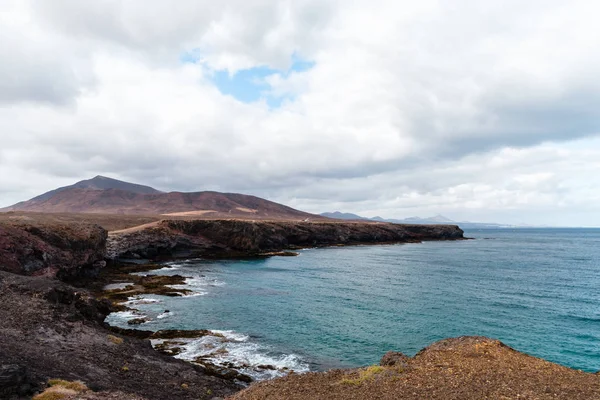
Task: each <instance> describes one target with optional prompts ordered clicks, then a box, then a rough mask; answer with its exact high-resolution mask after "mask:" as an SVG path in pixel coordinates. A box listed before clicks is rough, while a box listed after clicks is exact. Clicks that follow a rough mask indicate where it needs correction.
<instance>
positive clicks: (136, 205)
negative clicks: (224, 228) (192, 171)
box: [0, 175, 323, 220]
mask: <svg viewBox="0 0 600 400" xmlns="http://www.w3.org/2000/svg"><path fill="white" fill-rule="evenodd" d="M0 211H2V212H6V211H32V212H46V213H101V214H138V215H140V214H146V215H156V214H162V215H171V216H193V217H210V218H241V217H243V218H257V219H286V220H304V219H309V220H315V219H323V217H321V216H319V215H315V214H309V213H306V212H303V211H299V210H296V209H293V208H291V207H287V206H284V205H283V204H279V203H275V202H272V201H269V200H265V199H261V198H260V197H255V196H250V195H244V194H238V193H220V192H212V191H203V192H193V193H184V192H170V193H165V192H162V191H160V190H157V189H154V188H152V187H149V186H144V185H138V184H135V183H129V182H124V181H120V180H117V179H112V178H107V177H105V176H100V175H99V176H96V177H94V178H92V179H87V180H83V181H80V182H77V183H75V184H73V185H70V186H64V187H61V188H58V189H54V190H51V191H49V192H47V193H44V194H41V195H39V196H36V197H34V198H32V199H31V200H27V201H22V202H20V203H17V204H14V205H12V206H10V207H6V208H3V209H0Z"/></svg>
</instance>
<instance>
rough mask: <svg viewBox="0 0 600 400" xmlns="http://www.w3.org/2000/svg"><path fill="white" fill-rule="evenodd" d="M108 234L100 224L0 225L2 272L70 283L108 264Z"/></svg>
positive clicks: (12, 223)
mask: <svg viewBox="0 0 600 400" xmlns="http://www.w3.org/2000/svg"><path fill="white" fill-rule="evenodd" d="M106 238H107V231H106V230H105V229H103V228H102V227H100V226H98V225H92V224H85V223H75V224H44V223H36V222H22V221H18V222H3V223H0V270H4V271H9V272H13V273H16V274H21V275H33V276H40V275H44V276H57V277H58V278H60V279H64V280H68V279H73V278H79V277H89V276H94V275H95V274H97V273H98V271H99V269H100V268H102V267H103V266H104V265H105V261H104V254H105V251H106Z"/></svg>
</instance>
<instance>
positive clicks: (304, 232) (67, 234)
mask: <svg viewBox="0 0 600 400" xmlns="http://www.w3.org/2000/svg"><path fill="white" fill-rule="evenodd" d="M461 239H464V237H463V232H462V230H460V228H458V227H457V226H449V225H445V226H444V225H431V226H427V225H425V226H424V225H414V226H413V225H396V224H377V223H353V222H344V223H339V222H286V221H249V220H245V221H239V220H161V221H157V222H152V223H149V224H146V225H143V226H141V227H133V228H127V229H124V230H122V231H115V232H111V233H109V232H107V230H106V229H104V228H102V227H101V226H99V225H95V224H85V223H82V222H77V223H38V222H35V221H22V220H19V221H9V222H2V223H0V304H2V305H3V306H2V307H0V321H2V324H1V326H0V339H1V340H0V398H3V399H4V398H6V399H21V398H23V399H25V398H31V396H33V395H34V394H35V393H40V392H42V391H43V390H45V389H47V390H49V391H51V392H52V393H59V394H60V393H62V394H61V396H62V397H56V396H58V395H56V394H52V396H54V397H46V398H47V399H50V398H52V399H59V398H65V399H75V398H77V399H117V398H118V399H125V400H127V399H130V400H134V399H135V400H143V399H167V398H178V399H214V400H217V399H223V398H225V397H227V396H233V397H231V398H232V399H263V398H273V399H277V398H281V399H284V398H285V399H293V398H298V399H312V398H315V399H318V398H323V399H325V398H328V399H329V398H332V399H335V398H344V399H346V398H348V399H351V398H357V399H358V398H382V399H386V398H406V399H409V398H410V399H413V398H414V399H416V398H432V399H434V398H439V399H442V398H444V399H453V398H455V399H459V398H460V399H470V398H473V399H475V398H486V396H487V398H540V399H545V398H548V399H550V398H552V399H555V398H565V399H567V398H569V399H592V398H600V376H599V375H597V374H596V375H594V374H589V373H583V372H580V371H575V370H571V369H569V368H566V367H561V366H558V365H556V364H552V363H549V362H546V361H543V360H540V359H536V358H533V357H529V356H526V355H524V354H521V353H518V352H516V351H514V350H512V349H509V348H507V347H506V346H504V345H502V344H501V343H500V342H497V341H492V340H490V339H486V338H462V339H454V340H450V341H442V342H439V343H436V344H434V345H432V346H430V347H428V348H427V349H424V350H423V351H421V352H420V353H419V354H417V356H415V357H413V358H408V357H405V356H403V355H399V354H395V353H391V354H388V355H386V357H385V358H384V359H383V360H382V366H378V367H377V368H375V367H367V368H363V369H356V370H346V371H330V372H326V373H309V374H302V375H298V374H290V375H289V376H287V377H285V378H281V379H276V380H274V381H267V382H262V383H258V384H252V385H251V386H250V387H249V388H247V389H245V390H243V391H241V390H242V389H244V386H243V385H242V383H247V382H248V380H247V377H244V376H241V375H239V374H237V373H235V371H231V370H227V369H222V368H214V367H215V366H214V365H210V363H205V362H204V360H197V363H195V364H194V363H189V362H185V361H181V360H178V359H175V358H173V357H172V355H173V354H174V353H175V352H176V351H177V340H178V339H181V338H186V337H187V338H190V337H201V336H202V335H210V334H213V333H211V332H209V331H204V330H198V331H160V332H151V331H144V330H134V329H121V328H115V327H110V326H108V325H107V324H106V323H105V318H106V316H107V315H108V314H109V313H110V312H113V311H118V310H123V309H124V307H126V306H124V305H123V303H124V302H125V301H126V300H127V299H128V298H130V297H131V296H132V295H135V294H142V293H153V294H159V295H168V296H178V295H181V294H185V293H183V292H184V291H185V289H173V288H172V287H171V285H173V284H181V283H182V282H184V281H185V277H181V276H170V277H156V276H152V275H151V274H150V275H149V276H145V277H141V276H135V277H134V276H133V275H130V273H131V272H135V271H139V270H141V269H143V270H148V269H149V267H148V265H144V266H140V265H135V264H129V265H124V264H120V263H119V262H118V260H119V259H122V258H128V259H136V260H139V259H148V260H154V259H164V258H177V257H190V256H193V257H196V256H201V257H254V256H272V255H290V253H289V251H290V250H294V249H298V248H302V247H319V246H335V245H357V244H375V243H407V242H420V241H424V240H461ZM107 262H108V266H107ZM124 281H125V282H130V283H131V285H125V287H122V288H119V289H116V290H111V291H108V292H106V291H104V290H103V288H104V286H105V285H107V284H111V283H119V282H121V283H122V282H124ZM150 340H153V342H154V344H155V346H154V348H153V346H152V344H151V342H150ZM157 344H158V346H157ZM157 350H158V351H157ZM265 368H268V366H265ZM53 379H54V381H53ZM56 379H59V380H60V381H56ZM76 381H81V382H83V383H82V384H71V383H69V382H76ZM57 382H62V383H57ZM64 382H66V383H64ZM52 385H55V386H53V387H54V389H52V387H51V388H49V389H48V387H49V386H52ZM61 385H62V386H61ZM238 392H239V393H238ZM48 393H50V392H48ZM236 393H237V394H236ZM517 395H518V396H517ZM515 396H516V397H515ZM519 396H520V397H519ZM586 396H587V397H586ZM38 399H39V400H44V397H38Z"/></svg>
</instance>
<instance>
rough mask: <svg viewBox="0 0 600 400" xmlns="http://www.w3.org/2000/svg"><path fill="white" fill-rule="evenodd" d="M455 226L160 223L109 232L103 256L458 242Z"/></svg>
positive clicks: (459, 236) (247, 253)
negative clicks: (425, 241) (432, 241)
mask: <svg viewBox="0 0 600 400" xmlns="http://www.w3.org/2000/svg"><path fill="white" fill-rule="evenodd" d="M463 238H464V237H463V231H462V230H461V229H460V228H459V227H458V226H455V225H399V224H390V223H360V222H296V221H261V220H258V221H249V220H163V221H159V222H156V223H153V224H147V225H145V226H141V227H138V228H131V229H125V230H123V231H116V232H112V233H111V234H110V235H109V239H108V245H107V249H108V251H107V257H108V258H119V257H125V258H127V257H136V258H137V257H142V258H154V257H157V256H160V255H164V256H177V255H185V256H188V257H189V256H226V255H229V256H232V255H238V256H252V255H259V254H261V253H268V252H273V251H281V250H289V249H298V248H302V247H319V246H332V245H353V244H376V243H407V242H418V241H424V240H460V239H463Z"/></svg>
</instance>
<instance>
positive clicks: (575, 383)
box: [231, 337, 600, 400]
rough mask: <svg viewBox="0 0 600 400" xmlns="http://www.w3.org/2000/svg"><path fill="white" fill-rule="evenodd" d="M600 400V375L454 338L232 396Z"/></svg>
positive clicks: (242, 399) (258, 399) (253, 399)
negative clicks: (374, 361) (378, 362)
mask: <svg viewBox="0 0 600 400" xmlns="http://www.w3.org/2000/svg"><path fill="white" fill-rule="evenodd" d="M263 399H271V400H275V399H281V400H284V399H285V400H309V399H310V400H312V399H315V400H316V399H323V400H329V399H331V400H336V399H340V400H354V399H357V400H358V399H381V400H388V399H389V400H396V399H398V400H409V399H410V400H422V399H428V400H429V399H431V400H481V399H494V400H509V399H510V400H513V399H529V400H534V399H535V400H546V399H547V400H550V399H564V400H576V399H578V400H593V399H600V375H598V374H590V373H586V372H582V371H577V370H573V369H570V368H567V367H563V366H560V365H557V364H553V363H550V362H548V361H544V360H542V359H539V358H535V357H531V356H528V355H526V354H523V353H520V352H518V351H515V350H513V349H511V348H510V347H507V346H505V345H504V344H502V343H501V342H499V341H497V340H492V339H488V338H485V337H461V338H455V339H446V340H442V341H440V342H437V343H434V344H432V345H431V346H429V347H427V348H425V349H423V350H421V351H420V352H419V353H418V354H417V355H416V356H415V357H413V358H409V357H406V356H403V355H401V354H399V353H395V354H394V353H391V354H387V355H386V356H384V357H383V359H382V362H381V365H379V366H370V367H365V368H360V369H355V370H334V371H330V372H325V373H308V374H304V375H290V376H287V377H285V378H281V379H277V380H274V381H268V382H261V383H257V384H255V385H253V386H251V387H250V388H248V389H246V390H244V391H242V392H240V393H238V394H236V395H234V396H233V397H231V400H263Z"/></svg>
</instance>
